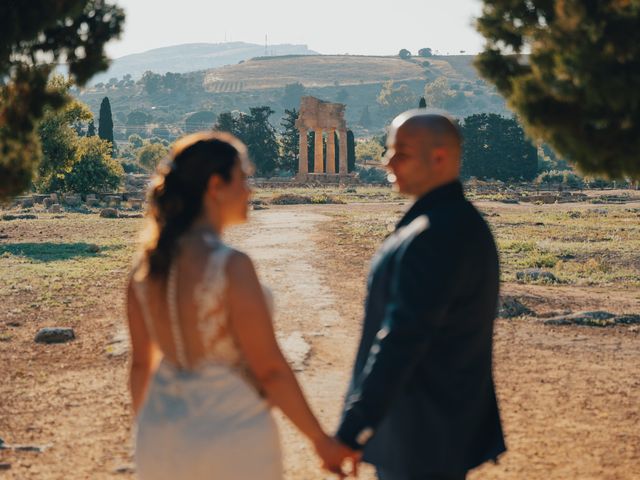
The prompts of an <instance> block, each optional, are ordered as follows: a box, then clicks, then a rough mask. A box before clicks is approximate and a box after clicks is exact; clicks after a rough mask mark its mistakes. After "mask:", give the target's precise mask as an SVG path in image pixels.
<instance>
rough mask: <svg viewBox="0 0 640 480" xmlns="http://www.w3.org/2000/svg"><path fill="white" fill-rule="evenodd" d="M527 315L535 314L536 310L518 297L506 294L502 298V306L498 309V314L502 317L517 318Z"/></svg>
mask: <svg viewBox="0 0 640 480" xmlns="http://www.w3.org/2000/svg"><path fill="white" fill-rule="evenodd" d="M526 315H534V312H533V311H532V310H530V309H529V308H527V307H526V306H525V305H524V304H523V303H521V302H520V300H518V299H517V298H515V297H509V296H504V297H502V298H501V299H500V308H499V310H498V316H499V317H500V318H515V317H522V316H526Z"/></svg>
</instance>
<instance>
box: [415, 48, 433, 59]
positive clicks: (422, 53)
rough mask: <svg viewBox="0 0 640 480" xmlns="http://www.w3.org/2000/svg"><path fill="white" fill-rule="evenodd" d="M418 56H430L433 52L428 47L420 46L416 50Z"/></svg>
mask: <svg viewBox="0 0 640 480" xmlns="http://www.w3.org/2000/svg"><path fill="white" fill-rule="evenodd" d="M418 56H420V57H425V58H426V57H432V56H433V52H432V51H431V49H430V48H421V49H420V50H418Z"/></svg>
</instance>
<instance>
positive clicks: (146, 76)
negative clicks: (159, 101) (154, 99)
mask: <svg viewBox="0 0 640 480" xmlns="http://www.w3.org/2000/svg"><path fill="white" fill-rule="evenodd" d="M140 83H141V84H142V87H143V88H144V90H145V91H146V92H147V94H148V95H155V94H156V93H158V92H159V91H160V89H161V88H162V84H163V82H162V75H159V74H157V73H153V72H152V71H150V70H147V71H146V72H144V73H143V74H142V78H140Z"/></svg>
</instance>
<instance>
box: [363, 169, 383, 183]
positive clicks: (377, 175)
mask: <svg viewBox="0 0 640 480" xmlns="http://www.w3.org/2000/svg"><path fill="white" fill-rule="evenodd" d="M356 171H357V173H358V178H359V179H360V181H361V182H363V183H383V184H386V183H388V180H387V175H388V174H387V172H386V171H384V170H382V169H381V168H377V167H369V168H367V167H358V168H357V170H356Z"/></svg>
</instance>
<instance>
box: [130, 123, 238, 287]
mask: <svg viewBox="0 0 640 480" xmlns="http://www.w3.org/2000/svg"><path fill="white" fill-rule="evenodd" d="M246 150H247V149H246V147H245V146H244V144H243V143H242V142H241V141H240V140H238V139H237V138H236V137H234V136H233V135H231V134H228V133H223V132H201V133H194V134H192V135H187V136H185V137H183V138H181V139H180V140H178V141H177V142H176V143H175V144H174V146H173V148H172V150H171V152H170V153H169V155H168V156H167V158H165V159H164V160H163V161H162V162H161V163H160V164H159V165H158V168H157V169H156V173H155V175H154V178H153V180H152V183H151V187H150V189H149V193H148V195H147V200H148V207H147V213H146V219H147V226H146V228H145V232H144V234H143V247H142V256H143V263H146V268H145V269H144V270H145V273H146V274H148V275H149V276H152V277H162V276H166V274H167V272H168V270H169V265H170V264H171V259H172V258H173V256H174V255H175V253H176V249H177V243H178V239H179V237H180V236H181V235H182V234H183V233H185V232H186V231H187V230H188V229H189V227H190V226H191V225H192V224H193V222H194V221H195V220H196V219H197V218H198V216H200V214H201V213H202V211H203V208H204V205H203V197H204V193H205V192H206V190H207V186H208V183H209V178H210V177H211V176H212V175H220V177H221V178H222V179H223V180H224V181H225V182H229V181H230V180H231V172H232V169H233V167H234V165H235V164H236V163H237V162H242V163H245V162H248V160H247V151H246Z"/></svg>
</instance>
